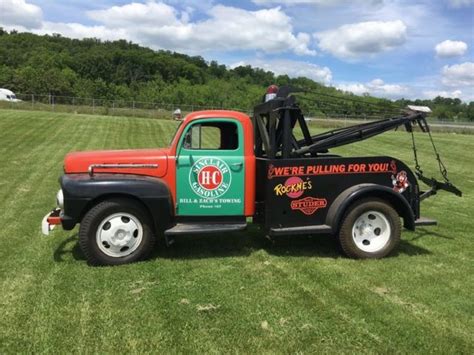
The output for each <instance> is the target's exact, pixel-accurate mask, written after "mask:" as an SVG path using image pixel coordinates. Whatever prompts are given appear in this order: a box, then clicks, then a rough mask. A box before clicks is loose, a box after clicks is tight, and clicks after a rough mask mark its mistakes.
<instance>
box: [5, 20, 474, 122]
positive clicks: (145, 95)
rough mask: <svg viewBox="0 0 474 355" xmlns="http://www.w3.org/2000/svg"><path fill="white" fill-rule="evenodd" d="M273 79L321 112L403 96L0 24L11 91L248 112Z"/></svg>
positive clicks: (463, 113) (362, 111) (467, 110)
mask: <svg viewBox="0 0 474 355" xmlns="http://www.w3.org/2000/svg"><path fill="white" fill-rule="evenodd" d="M275 83H276V84H277V85H280V86H281V85H292V86H294V87H298V88H304V89H305V90H308V91H310V93H307V94H305V97H307V98H309V99H310V100H305V101H302V103H301V105H302V106H303V109H305V110H306V111H310V112H312V113H313V114H320V115H323V116H334V115H338V116H340V115H344V116H363V115H372V116H373V115H380V114H388V113H390V114H391V113H393V112H395V111H398V109H399V107H402V106H404V105H406V103H407V102H408V101H404V100H401V101H399V102H395V103H394V102H391V101H389V100H385V99H377V98H373V97H365V96H364V97H359V96H355V95H353V94H350V93H344V92H342V91H339V90H337V89H335V88H331V87H326V86H324V85H322V84H319V83H316V82H314V81H312V80H310V79H307V78H289V77H288V76H287V75H280V76H275V75H274V74H273V73H272V72H269V71H265V70H262V69H259V68H252V67H250V66H240V67H237V68H234V69H229V68H227V67H226V66H225V65H222V64H219V63H217V62H215V61H211V62H207V61H206V60H204V59H203V58H202V57H199V56H196V57H191V56H187V55H184V54H179V53H173V52H169V51H163V50H161V51H154V50H151V49H149V48H145V47H141V46H139V45H137V44H134V43H131V42H127V41H125V40H120V41H114V42H103V41H100V40H98V39H83V40H77V39H69V38H65V37H62V36H60V35H53V36H48V35H45V36H39V35H35V34H31V33H17V32H15V31H12V32H11V33H8V32H6V31H4V30H3V29H1V28H0V87H5V88H9V89H11V90H13V91H15V92H16V93H22V94H30V93H33V94H37V95H41V94H44V95H56V96H74V97H87V98H91V97H92V98H97V99H108V100H112V99H113V100H126V101H132V100H134V101H142V102H165V103H174V104H194V105H203V106H218V107H226V108H240V109H243V110H249V109H251V108H252V107H253V106H254V105H255V103H257V102H258V101H259V99H260V98H261V96H262V94H263V92H264V91H265V88H266V87H267V86H268V85H270V84H275ZM417 103H418V104H420V102H417ZM423 104H425V105H429V106H431V107H432V108H435V116H437V117H439V118H444V119H458V120H462V119H469V120H474V103H471V104H470V105H467V104H463V103H461V101H460V100H459V99H443V98H437V99H435V100H433V101H424V102H423Z"/></svg>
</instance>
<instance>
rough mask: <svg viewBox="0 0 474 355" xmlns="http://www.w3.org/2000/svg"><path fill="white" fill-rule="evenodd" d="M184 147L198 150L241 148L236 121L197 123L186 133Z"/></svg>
mask: <svg viewBox="0 0 474 355" xmlns="http://www.w3.org/2000/svg"><path fill="white" fill-rule="evenodd" d="M183 147H184V148H185V149H197V150H235V149H238V148H239V136H238V133H237V125H236V124H235V123H234V122H203V123H195V124H193V125H192V126H191V128H190V129H189V130H188V132H187V133H186V136H185V138H184V142H183Z"/></svg>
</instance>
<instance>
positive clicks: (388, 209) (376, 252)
mask: <svg viewBox="0 0 474 355" xmlns="http://www.w3.org/2000/svg"><path fill="white" fill-rule="evenodd" d="M400 235H401V224H400V217H399V216H398V213H397V211H395V210H394V208H393V207H392V206H391V205H389V204H388V203H386V202H384V201H382V200H379V199H364V200H361V201H358V202H356V203H355V204H354V205H353V206H351V207H350V208H349V210H348V211H347V213H346V214H345V216H344V219H343V221H342V225H341V229H340V231H339V242H340V245H341V248H342V250H343V251H344V253H345V254H346V255H347V256H349V257H351V258H357V259H369V258H373V259H375V258H383V257H384V256H387V255H388V254H390V253H391V252H392V251H393V250H394V249H395V248H396V247H397V246H398V244H399V243H400Z"/></svg>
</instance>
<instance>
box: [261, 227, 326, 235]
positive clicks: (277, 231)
mask: <svg viewBox="0 0 474 355" xmlns="http://www.w3.org/2000/svg"><path fill="white" fill-rule="evenodd" d="M331 233H332V228H331V227H330V226H328V225H326V224H322V225H314V226H303V227H286V228H270V231H269V232H268V234H269V235H270V236H272V237H274V236H280V235H297V234H306V235H307V234H331Z"/></svg>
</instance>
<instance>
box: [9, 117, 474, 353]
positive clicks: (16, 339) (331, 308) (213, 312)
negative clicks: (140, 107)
mask: <svg viewBox="0 0 474 355" xmlns="http://www.w3.org/2000/svg"><path fill="white" fill-rule="evenodd" d="M174 129H175V123H174V122H171V121H163V120H153V119H142V118H123V117H121V118H117V117H101V116H83V115H73V114H66V113H64V114H62V113H49V112H41V113H39V112H31V111H29V112H28V111H9V110H0V166H1V169H0V200H1V201H2V204H1V206H2V212H1V216H0V224H1V228H0V258H1V262H0V281H1V297H0V315H1V316H0V353H17V352H23V353H26V352H55V353H69V352H78V353H84V352H88V353H91V352H100V353H104V352H109V353H112V352H121V353H122V352H156V353H177V352H179V353H203V352H206V353H208V352H209V353H227V352H231V353H315V352H318V353H319V352H322V353H335V352H342V353H353V352H364V353H375V352H377V353H412V352H416V353H440V354H451V353H466V354H472V353H474V335H473V334H474V332H473V329H474V297H473V294H474V276H473V275H474V262H473V260H474V248H473V238H474V233H473V230H474V222H473V220H474V213H473V209H474V198H473V193H474V177H473V174H474V158H473V154H474V153H473V152H474V138H473V136H472V135H459V134H458V135H456V134H446V133H436V134H435V139H436V141H437V143H438V146H439V149H440V151H441V152H442V154H443V156H444V160H445V163H446V165H447V166H448V169H449V171H450V177H451V179H452V180H453V181H454V182H455V183H456V184H457V185H458V186H459V187H460V188H461V189H462V190H463V192H464V197H462V198H457V197H455V196H453V195H450V194H448V193H443V192H441V193H440V194H439V195H438V196H435V197H433V198H430V199H429V200H427V201H425V202H424V203H423V215H425V216H427V217H432V218H435V219H437V220H438V221H439V226H438V227H434V228H419V229H418V230H417V231H416V232H415V233H411V232H404V233H403V234H402V243H401V245H400V248H399V251H398V252H397V253H396V254H395V255H393V256H391V257H388V258H386V259H383V260H366V261H355V260H350V259H346V258H344V257H342V256H341V254H340V253H339V251H338V250H337V247H336V243H335V242H334V240H333V238H332V237H330V236H313V237H311V236H307V237H292V238H290V237H288V238H279V239H277V240H275V241H274V242H270V241H268V240H267V239H265V238H263V237H262V236H261V235H260V234H259V233H258V230H257V229H256V228H255V227H250V228H249V229H248V231H247V232H245V233H240V234H231V235H218V236H202V237H188V238H184V237H182V238H179V239H177V241H176V244H175V245H173V246H172V247H171V248H167V249H166V248H165V247H164V246H160V247H159V248H158V249H157V250H156V252H155V253H154V255H153V257H152V259H151V260H149V261H146V262H142V263H137V264H133V265H126V266H121V267H106V268H93V267H89V266H87V264H86V262H85V261H84V258H83V256H82V254H81V251H80V249H79V247H78V244H77V241H78V240H77V229H75V230H73V231H70V232H66V231H62V230H61V229H59V230H55V231H54V233H53V234H52V236H50V237H43V236H42V235H41V231H40V222H41V219H42V217H43V216H44V215H45V213H46V212H48V210H50V209H51V208H52V207H54V205H55V194H56V191H57V190H58V188H59V187H58V182H57V178H58V177H59V175H60V174H61V171H62V159H63V157H64V155H65V154H66V153H67V152H70V151H74V150H86V149H113V148H145V147H161V146H164V145H166V144H167V143H168V142H169V140H170V135H171V134H173V132H174ZM417 138H419V142H420V143H419V146H420V147H419V148H420V152H419V154H420V159H421V160H422V162H424V166H423V168H424V170H425V172H429V173H433V174H435V173H436V172H437V170H436V169H437V168H436V162H435V160H434V158H433V155H432V154H431V150H430V149H429V148H430V145H429V141H428V139H427V137H426V135H422V134H421V133H419V134H417ZM337 152H339V153H343V154H350V155H373V154H387V155H392V156H394V157H397V158H401V159H403V160H404V161H406V162H407V163H409V164H410V165H413V163H412V161H413V158H412V152H411V150H410V136H409V135H408V134H406V133H404V132H401V131H398V132H391V133H387V134H384V135H382V136H379V137H377V138H374V139H371V140H368V141H365V142H361V143H357V144H353V145H349V146H346V147H343V148H341V149H338V150H337Z"/></svg>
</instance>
